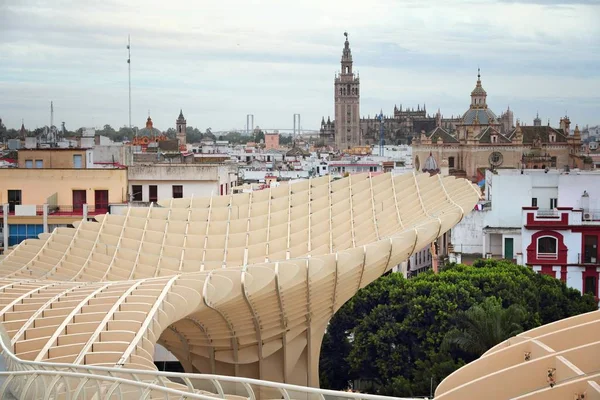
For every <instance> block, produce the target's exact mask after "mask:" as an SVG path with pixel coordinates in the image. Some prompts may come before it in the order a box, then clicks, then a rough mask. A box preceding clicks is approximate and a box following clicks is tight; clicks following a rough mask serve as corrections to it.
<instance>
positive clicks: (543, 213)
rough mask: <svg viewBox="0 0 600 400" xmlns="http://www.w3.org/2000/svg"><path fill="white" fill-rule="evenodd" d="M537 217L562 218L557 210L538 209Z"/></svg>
mask: <svg viewBox="0 0 600 400" xmlns="http://www.w3.org/2000/svg"><path fill="white" fill-rule="evenodd" d="M537 217H538V218H558V217H560V213H559V212H558V210H557V209H555V208H538V210H537Z"/></svg>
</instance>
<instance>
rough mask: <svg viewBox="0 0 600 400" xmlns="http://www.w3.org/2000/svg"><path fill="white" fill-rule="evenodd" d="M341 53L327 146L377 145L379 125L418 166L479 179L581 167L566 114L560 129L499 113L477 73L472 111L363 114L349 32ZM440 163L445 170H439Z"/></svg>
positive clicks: (324, 137)
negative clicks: (503, 172)
mask: <svg viewBox="0 0 600 400" xmlns="http://www.w3.org/2000/svg"><path fill="white" fill-rule="evenodd" d="M344 35H345V36H346V40H345V42H344V49H343V51H342V59H341V67H342V69H341V72H340V73H339V74H337V75H336V77H335V82H334V90H335V95H334V102H335V120H333V121H332V120H331V118H329V117H328V118H327V120H325V118H324V117H323V118H322V119H321V129H320V133H319V137H320V139H321V141H322V142H323V144H324V145H328V146H331V147H335V148H337V149H338V150H340V151H342V152H343V151H346V150H348V149H351V148H353V147H356V146H369V145H373V144H377V143H379V140H380V132H381V126H382V125H383V134H384V140H385V143H386V144H410V145H412V147H413V158H414V160H413V165H414V166H415V168H416V169H417V170H427V169H432V168H431V166H428V165H426V164H427V163H429V164H432V163H434V164H435V168H433V170H437V171H440V170H448V171H449V173H450V174H452V175H455V176H462V177H466V178H469V179H472V180H473V181H477V182H478V181H480V180H481V179H482V176H485V169H487V168H519V169H520V168H542V169H545V168H569V167H579V166H580V164H581V160H579V158H580V157H579V150H580V146H581V136H580V132H579V128H578V127H576V128H575V130H571V128H570V124H571V121H570V120H569V118H568V117H567V116H565V117H564V118H561V120H560V127H559V128H553V127H551V126H550V122H548V125H547V126H542V123H541V119H540V118H539V116H537V117H536V118H535V120H534V121H533V125H531V126H525V125H522V124H520V123H519V121H517V124H516V126H515V124H514V117H513V112H512V111H511V110H510V107H509V108H508V109H507V110H506V111H505V112H503V113H501V114H500V116H498V115H496V114H495V113H494V112H493V111H492V110H491V109H490V108H488V104H487V92H486V91H485V89H484V88H483V85H482V83H481V73H480V71H479V70H478V71H477V82H476V84H475V88H474V89H473V90H472V91H471V102H470V105H469V109H468V110H467V111H466V112H465V113H464V114H462V115H460V116H456V117H454V116H452V117H451V118H443V117H442V114H441V112H440V111H439V109H438V111H437V113H435V114H434V115H430V114H428V113H427V109H426V107H425V104H423V107H421V106H420V105H419V106H417V108H416V109H414V108H404V109H403V107H402V105H400V107H399V108H398V107H397V106H394V110H393V113H392V114H391V115H387V116H385V115H383V112H381V114H380V115H379V116H373V117H371V116H368V117H367V118H361V117H360V116H359V112H360V92H359V88H360V80H359V77H358V74H357V75H355V74H354V72H352V52H351V50H350V43H349V41H348V34H347V33H344ZM440 167H441V168H440Z"/></svg>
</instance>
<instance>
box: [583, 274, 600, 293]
mask: <svg viewBox="0 0 600 400" xmlns="http://www.w3.org/2000/svg"><path fill="white" fill-rule="evenodd" d="M596 281H597V279H596V277H595V276H586V277H585V287H584V288H583V294H591V295H593V296H596V295H597V289H598V284H597V283H596Z"/></svg>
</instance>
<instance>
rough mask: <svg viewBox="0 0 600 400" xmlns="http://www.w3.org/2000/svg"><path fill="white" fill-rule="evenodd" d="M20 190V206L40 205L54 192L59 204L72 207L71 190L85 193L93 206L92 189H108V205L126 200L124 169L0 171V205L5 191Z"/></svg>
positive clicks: (6, 194)
mask: <svg viewBox="0 0 600 400" xmlns="http://www.w3.org/2000/svg"><path fill="white" fill-rule="evenodd" d="M12 189H17V190H21V203H22V204H32V205H42V204H44V203H46V199H47V198H48V197H49V196H51V195H53V194H54V193H56V194H57V195H58V199H57V203H58V204H59V205H73V190H85V191H86V192H87V193H86V197H87V203H88V204H91V205H93V204H94V190H108V201H109V203H122V202H126V201H127V197H126V193H127V170H125V169H34V170H32V169H0V203H3V204H4V203H6V202H7V201H8V190H12Z"/></svg>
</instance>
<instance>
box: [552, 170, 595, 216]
mask: <svg viewBox="0 0 600 400" xmlns="http://www.w3.org/2000/svg"><path fill="white" fill-rule="evenodd" d="M584 190H585V191H587V192H588V194H589V196H590V197H589V208H590V209H592V210H599V209H600V174H598V173H595V172H588V173H586V172H581V173H570V174H569V175H560V176H559V177H558V193H559V200H558V205H559V206H560V207H574V208H580V207H581V195H582V194H583V191H584Z"/></svg>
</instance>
